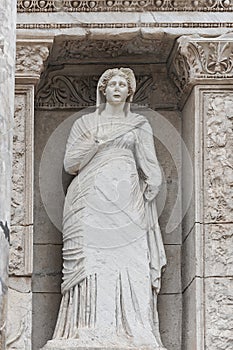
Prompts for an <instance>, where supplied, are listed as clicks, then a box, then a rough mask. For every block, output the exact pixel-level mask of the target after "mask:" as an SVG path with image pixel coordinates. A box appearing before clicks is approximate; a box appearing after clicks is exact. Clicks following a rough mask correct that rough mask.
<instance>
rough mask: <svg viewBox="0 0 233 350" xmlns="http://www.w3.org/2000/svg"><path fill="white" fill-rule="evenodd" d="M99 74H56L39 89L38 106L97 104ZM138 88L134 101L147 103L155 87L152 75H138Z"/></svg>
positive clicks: (61, 106) (67, 106)
mask: <svg viewBox="0 0 233 350" xmlns="http://www.w3.org/2000/svg"><path fill="white" fill-rule="evenodd" d="M98 79H99V76H98V75H91V76H78V77H74V76H65V75H55V76H53V77H51V78H49V79H48V82H47V83H46V84H45V85H43V86H42V87H41V88H39V89H38V92H37V95H36V107H37V108H40V109H56V108H80V107H82V108H84V107H87V106H93V105H94V104H95V99H96V96H95V92H96V87H97V82H98ZM136 80H137V90H136V93H135V96H134V103H138V104H142V105H147V104H148V99H149V97H150V96H149V95H150V94H148V91H151V90H153V89H154V88H155V84H154V82H153V78H152V76H150V75H143V76H142V75H141V76H137V77H136Z"/></svg>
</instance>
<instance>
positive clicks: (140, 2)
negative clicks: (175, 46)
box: [17, 0, 233, 12]
mask: <svg viewBox="0 0 233 350" xmlns="http://www.w3.org/2000/svg"><path fill="white" fill-rule="evenodd" d="M232 9H233V1H232V0H209V1H206V0H155V1H154V0H133V1H132V0H124V1H122V0H100V1H96V0H79V1H73V0H64V1H63V0H18V2H17V10H18V12H58V11H66V12H91V11H98V12H101V11H105V12H107V11H232Z"/></svg>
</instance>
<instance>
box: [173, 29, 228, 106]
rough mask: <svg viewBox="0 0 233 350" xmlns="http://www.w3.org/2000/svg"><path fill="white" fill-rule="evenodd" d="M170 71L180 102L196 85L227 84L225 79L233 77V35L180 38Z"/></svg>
mask: <svg viewBox="0 0 233 350" xmlns="http://www.w3.org/2000/svg"><path fill="white" fill-rule="evenodd" d="M169 73H170V77H171V78H172V80H173V82H174V84H175V85H176V87H177V95H178V97H179V99H180V100H181V103H184V102H185V99H186V97H187V96H188V94H189V93H190V91H191V88H192V87H193V86H194V85H196V84H202V83H204V84H208V83H215V84H217V83H226V79H228V81H229V79H233V35H232V34H231V33H230V34H227V35H222V36H220V37H217V38H204V37H200V36H198V35H193V36H183V37H180V38H179V39H178V40H177V45H176V47H175V49H174V51H173V54H172V55H171V59H170V63H169ZM224 80H225V81H224Z"/></svg>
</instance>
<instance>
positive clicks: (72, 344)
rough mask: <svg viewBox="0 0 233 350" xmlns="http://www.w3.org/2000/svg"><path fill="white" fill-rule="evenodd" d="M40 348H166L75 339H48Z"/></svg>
mask: <svg viewBox="0 0 233 350" xmlns="http://www.w3.org/2000/svg"><path fill="white" fill-rule="evenodd" d="M41 350H167V349H166V348H164V347H161V346H150V345H148V346H137V347H136V346H121V345H112V344H111V345H109V346H108V345H104V346H103V345H95V344H80V341H79V340H77V339H69V340H67V339H66V340H65V339H62V340H59V339H53V340H49V341H48V342H47V344H46V345H45V346H44V347H43V348H42V349H41Z"/></svg>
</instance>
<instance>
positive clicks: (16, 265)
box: [9, 86, 33, 275]
mask: <svg viewBox="0 0 233 350" xmlns="http://www.w3.org/2000/svg"><path fill="white" fill-rule="evenodd" d="M18 90H20V88H19V87H18V86H16V95H15V117H14V133H13V164H12V201H11V228H12V235H11V246H10V262H9V272H10V274H14V275H25V274H26V275H27V273H30V270H31V267H30V266H31V263H32V262H31V258H32V247H31V243H30V242H31V240H32V220H33V219H32V207H33V199H32V193H33V192H32V185H33V182H32V180H33V177H32V171H33V163H32V161H31V150H32V137H33V134H32V120H31V118H32V116H31V115H30V111H31V107H32V100H31V96H30V88H28V90H23V89H22V90H21V91H20V92H19V91H18ZM30 104H31V106H30Z"/></svg>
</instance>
